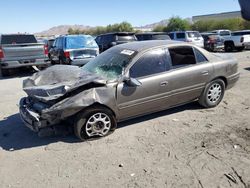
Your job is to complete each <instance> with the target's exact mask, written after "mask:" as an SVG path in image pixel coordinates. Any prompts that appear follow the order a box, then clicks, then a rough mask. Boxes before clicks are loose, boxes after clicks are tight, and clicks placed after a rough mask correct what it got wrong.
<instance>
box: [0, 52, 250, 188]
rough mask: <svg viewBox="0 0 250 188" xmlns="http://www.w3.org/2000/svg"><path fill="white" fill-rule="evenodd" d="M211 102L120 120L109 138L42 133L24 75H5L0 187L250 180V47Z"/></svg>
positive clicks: (0, 84)
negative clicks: (234, 80)
mask: <svg viewBox="0 0 250 188" xmlns="http://www.w3.org/2000/svg"><path fill="white" fill-rule="evenodd" d="M233 55H234V56H235V57H236V58H237V59H238V60H239V62H240V71H241V79H240V81H239V82H238V84H237V85H236V86H235V87H234V88H233V89H231V90H229V91H227V92H226V95H225V99H224V101H223V102H222V103H221V104H220V105H219V106H218V107H217V108H214V109H203V108H201V107H200V106H199V105H198V104H197V103H192V104H189V105H185V106H182V107H179V108H175V109H171V110H167V111H164V112H161V113H157V114H153V115H150V116H147V117H142V118H138V119H135V120H132V121H127V122H124V123H122V124H119V128H118V129H117V130H116V132H115V133H114V134H112V135H110V136H108V137H106V138H103V139H98V140H94V141H89V142H84V143H79V142H78V140H77V139H75V137H74V136H73V135H69V136H57V137H52V138H51V137H50V138H38V137H37V135H36V134H34V133H33V132H31V131H30V130H29V129H27V128H26V127H24V125H23V124H22V122H21V121H20V119H19V115H18V106H17V104H18V101H19V99H20V98H21V97H22V96H24V95H25V94H24V92H22V89H21V84H22V80H23V79H25V77H22V76H19V77H16V78H9V79H1V80H0V93H1V98H0V185H1V187H60V188H64V187H67V188H71V187H204V188H211V187H250V84H249V83H250V51H246V52H242V53H234V54H233Z"/></svg>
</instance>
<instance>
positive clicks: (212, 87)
mask: <svg viewBox="0 0 250 188" xmlns="http://www.w3.org/2000/svg"><path fill="white" fill-rule="evenodd" d="M224 93H225V83H224V81H223V80H221V79H216V80H214V81H212V82H210V83H209V84H208V85H207V86H206V88H205V89H204V91H203V93H202V95H201V96H200V99H199V103H200V105H202V106H204V107H205V108H213V107H215V106H217V105H218V104H219V103H220V102H221V101H222V99H223V97H224Z"/></svg>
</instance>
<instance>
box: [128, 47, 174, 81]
mask: <svg viewBox="0 0 250 188" xmlns="http://www.w3.org/2000/svg"><path fill="white" fill-rule="evenodd" d="M169 69H170V63H169V62H168V60H167V56H166V53H165V51H164V50H163V49H156V50H152V51H150V52H147V53H146V54H144V55H143V56H142V57H141V58H140V59H139V60H138V61H137V62H136V63H135V64H134V65H133V66H132V67H131V68H130V76H131V77H132V78H140V77H144V76H149V75H153V74H158V73H161V72H165V71H167V70H169Z"/></svg>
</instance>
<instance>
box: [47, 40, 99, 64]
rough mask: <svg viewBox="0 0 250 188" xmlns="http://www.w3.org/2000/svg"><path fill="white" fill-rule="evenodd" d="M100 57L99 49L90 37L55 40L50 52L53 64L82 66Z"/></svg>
mask: <svg viewBox="0 0 250 188" xmlns="http://www.w3.org/2000/svg"><path fill="white" fill-rule="evenodd" d="M97 55H99V48H98V45H97V44H96V42H95V40H94V38H93V37H92V36H90V35H64V36H60V37H58V38H56V39H55V41H54V44H53V46H52V47H51V49H50V51H49V56H50V60H51V63H52V64H66V65H77V66H82V65H85V64H86V63H87V62H89V61H90V60H91V59H93V58H95V57H96V56H97Z"/></svg>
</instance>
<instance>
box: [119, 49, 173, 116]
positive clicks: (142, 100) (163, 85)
mask: <svg viewBox="0 0 250 188" xmlns="http://www.w3.org/2000/svg"><path fill="white" fill-rule="evenodd" d="M168 70H170V60H169V59H168V56H167V55H166V52H165V50H164V49H161V48H160V49H154V50H150V51H148V52H146V53H145V54H143V55H142V56H141V57H140V58H139V59H138V60H137V61H136V62H135V63H134V64H133V65H132V66H131V68H130V70H129V74H130V75H129V76H130V77H131V78H136V79H137V80H138V81H139V82H141V86H129V85H128V84H126V83H125V82H122V83H120V84H118V86H117V105H118V110H119V114H120V119H121V120H123V119H128V118H132V117H136V116H139V115H143V114H147V113H151V112H155V111H159V110H161V109H163V108H166V106H165V104H166V99H167V98H168V96H169V95H170V89H169V86H168V72H167V71H168ZM163 103H164V104H163Z"/></svg>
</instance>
